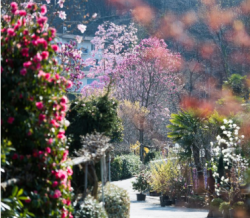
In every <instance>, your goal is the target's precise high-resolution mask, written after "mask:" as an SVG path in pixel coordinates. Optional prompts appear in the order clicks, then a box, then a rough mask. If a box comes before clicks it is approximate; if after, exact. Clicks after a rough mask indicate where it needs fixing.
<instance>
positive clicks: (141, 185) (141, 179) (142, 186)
mask: <svg viewBox="0 0 250 218" xmlns="http://www.w3.org/2000/svg"><path fill="white" fill-rule="evenodd" d="M132 186H133V189H134V190H137V191H139V192H140V193H139V194H137V201H145V199H146V195H145V194H143V192H145V191H147V190H149V188H150V185H149V183H148V178H147V176H145V173H140V174H139V175H138V177H137V178H136V181H135V182H132Z"/></svg>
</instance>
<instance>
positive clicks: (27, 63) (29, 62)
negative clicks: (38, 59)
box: [23, 61, 32, 68]
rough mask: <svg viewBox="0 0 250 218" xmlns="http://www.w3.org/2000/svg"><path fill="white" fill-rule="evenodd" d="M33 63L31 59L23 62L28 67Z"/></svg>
mask: <svg viewBox="0 0 250 218" xmlns="http://www.w3.org/2000/svg"><path fill="white" fill-rule="evenodd" d="M31 65H32V63H31V61H27V62H24V63H23V66H24V67H26V68H28V67H30V66H31Z"/></svg>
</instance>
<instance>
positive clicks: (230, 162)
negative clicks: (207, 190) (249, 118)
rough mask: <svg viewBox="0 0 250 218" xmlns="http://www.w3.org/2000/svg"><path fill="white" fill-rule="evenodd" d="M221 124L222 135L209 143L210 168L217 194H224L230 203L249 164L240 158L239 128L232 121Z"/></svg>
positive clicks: (241, 138)
mask: <svg viewBox="0 0 250 218" xmlns="http://www.w3.org/2000/svg"><path fill="white" fill-rule="evenodd" d="M223 123H224V125H222V126H221V127H220V128H221V129H222V130H223V133H222V134H221V135H218V136H217V137H216V140H217V141H216V142H215V143H213V142H211V147H212V156H213V158H212V159H211V160H212V161H211V168H212V170H213V176H214V177H215V179H216V182H217V188H216V192H217V194H219V193H222V192H224V193H226V194H227V196H228V200H229V201H232V198H233V194H234V193H236V190H237V189H239V185H240V184H241V183H243V182H244V180H243V176H244V173H245V171H246V169H247V167H248V164H249V163H248V161H247V160H246V159H245V158H244V157H243V156H242V150H241V148H242V143H243V140H244V135H241V136H239V130H240V127H239V126H237V124H235V123H234V122H233V121H232V120H226V119H224V120H223Z"/></svg>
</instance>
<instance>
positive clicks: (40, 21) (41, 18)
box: [37, 17, 48, 25]
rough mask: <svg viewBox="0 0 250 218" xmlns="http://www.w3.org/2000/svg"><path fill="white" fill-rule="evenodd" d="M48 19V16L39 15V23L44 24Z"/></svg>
mask: <svg viewBox="0 0 250 218" xmlns="http://www.w3.org/2000/svg"><path fill="white" fill-rule="evenodd" d="M47 20H48V18H47V17H39V18H38V19H37V23H38V24H39V25H43V24H45V23H46V22H47Z"/></svg>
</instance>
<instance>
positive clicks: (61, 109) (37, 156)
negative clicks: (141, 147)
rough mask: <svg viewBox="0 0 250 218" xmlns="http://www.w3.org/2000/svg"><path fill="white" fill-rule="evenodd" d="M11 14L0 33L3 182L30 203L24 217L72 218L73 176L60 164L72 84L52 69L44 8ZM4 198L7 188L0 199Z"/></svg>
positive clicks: (52, 51)
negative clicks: (67, 94)
mask: <svg viewBox="0 0 250 218" xmlns="http://www.w3.org/2000/svg"><path fill="white" fill-rule="evenodd" d="M11 8H12V14H10V15H4V16H3V19H2V30H1V32H2V35H1V46H2V60H1V65H2V68H1V73H2V75H1V77H2V79H1V85H2V93H4V94H3V95H2V103H1V106H2V107H1V114H2V117H1V118H2V120H1V122H2V148H1V151H2V156H1V162H2V167H3V168H4V171H5V173H3V174H2V180H6V179H9V178H16V179H17V181H18V182H17V183H18V187H19V188H22V189H23V190H24V192H23V193H24V195H25V196H26V197H28V199H29V200H25V201H23V204H24V211H26V210H29V211H30V212H31V213H33V214H34V215H35V217H62V218H65V217H72V215H71V211H72V208H71V201H70V199H71V182H70V179H71V175H72V173H73V172H72V169H71V168H70V167H66V166H65V165H64V164H63V162H65V161H66V160H67V155H68V150H67V146H66V144H67V138H66V137H65V135H64V133H65V130H66V126H67V125H68V121H66V120H65V114H66V110H67V101H68V100H67V98H66V97H65V96H63V93H64V92H65V89H66V88H70V87H71V85H72V84H71V82H70V81H68V80H66V79H65V78H64V77H61V76H59V73H60V70H61V68H60V67H55V66H57V62H56V60H55V52H56V51H58V46H57V45H54V44H51V42H52V40H53V39H54V38H55V36H56V30H55V29H53V28H48V29H47V28H45V25H46V22H47V18H46V17H45V16H44V14H45V13H46V7H45V6H41V7H40V8H38V7H37V5H36V4H34V3H28V4H27V5H26V8H25V9H24V10H22V9H20V8H19V6H18V4H17V3H15V2H12V3H11ZM9 195H10V190H9V187H7V189H6V190H5V191H4V192H2V197H3V198H5V197H8V196H9ZM12 209H13V210H14V208H12ZM20 214H21V211H20ZM2 215H3V216H4V214H2ZM20 216H22V215H20Z"/></svg>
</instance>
